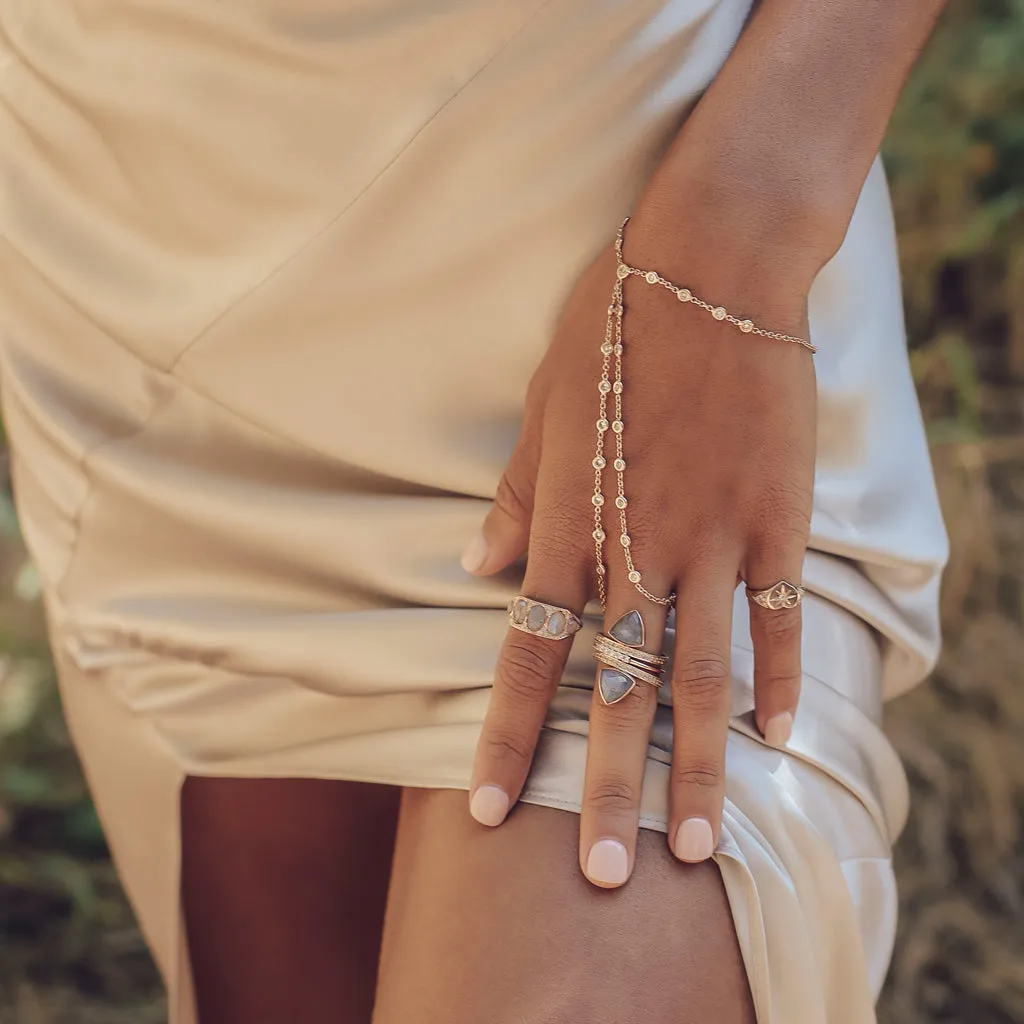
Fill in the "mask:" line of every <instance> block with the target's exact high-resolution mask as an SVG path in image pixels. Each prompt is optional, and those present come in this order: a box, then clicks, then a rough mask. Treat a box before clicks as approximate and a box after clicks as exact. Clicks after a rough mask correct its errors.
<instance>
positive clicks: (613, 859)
mask: <svg viewBox="0 0 1024 1024" xmlns="http://www.w3.org/2000/svg"><path fill="white" fill-rule="evenodd" d="M587 878H589V879H590V880H591V881H592V882H597V883H598V884H600V885H622V883H623V882H624V881H625V880H626V879H627V878H629V854H628V853H626V848H625V847H624V846H623V845H622V843H620V842H617V841H616V840H614V839H600V840H598V841H597V842H596V843H594V845H593V846H592V847H591V848H590V853H589V854H588V855H587Z"/></svg>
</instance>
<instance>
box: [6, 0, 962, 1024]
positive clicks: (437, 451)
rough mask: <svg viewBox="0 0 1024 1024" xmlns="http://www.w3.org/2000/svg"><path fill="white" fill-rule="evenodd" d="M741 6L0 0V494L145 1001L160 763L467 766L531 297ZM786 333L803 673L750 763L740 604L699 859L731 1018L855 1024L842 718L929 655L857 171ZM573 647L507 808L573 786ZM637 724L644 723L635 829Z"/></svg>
mask: <svg viewBox="0 0 1024 1024" xmlns="http://www.w3.org/2000/svg"><path fill="white" fill-rule="evenodd" d="M747 8H748V3H747V0H461V2H456V0H223V2H220V3H211V2H209V0H78V2H72V0H0V331H2V341H0V352H2V381H3V401H4V413H5V416H6V422H7V426H8V431H9V436H10V441H11V445H12V448H13V455H14V470H15V484H16V491H17V498H18V503H19V508H20V513H21V517H22V523H23V529H24V533H25V537H26V539H27V541H28V543H29V545H30V548H31V550H32V553H33V555H34V557H35V559H36V561H37V562H38V565H39V568H40V571H41V573H42V576H43V578H44V580H45V587H46V599H47V607H48V611H49V616H50V622H51V627H52V640H53V647H54V651H55V654H56V658H57V660H58V664H59V667H60V674H61V685H62V691H63V695H64V700H65V707H66V712H67V717H68V721H69V723H70V727H71V730H72V732H73V735H74V738H75V741H76V743H77V745H78V749H79V751H80V753H81V757H82V761H83V763H84V765H85V770H86V772H87V774H88V777H89V781H90V783H91V786H92V788H93V792H94V794H95V798H96V801H97V804H98V807H99V811H100V814H101V816H102V819H103V822H104V825H105V827H106V829H107V832H108V836H109V839H110V843H111V847H112V849H113V852H114V855H115V857H116V860H117V863H118V866H119V868H120V871H121V873H122V876H123V878H124V882H125V885H126V887H127V889H128V892H129V894H130V896H131V898H132V900H133V902H134V905H135V908H136V910H137V912H138V915H139V918H140V921H141V923H142V927H143V929H144V931H145V934H146V936H147V938H148V940H149V942H150V943H151V945H152V948H153V951H154V954H155V956H156V958H157V961H158V962H159V964H160V967H161V969H162V971H163V973H164V976H165V978H166V980H167V983H168V987H169V989H170V993H171V1001H172V1020H173V1022H174V1024H187V1022H191V1021H193V1020H194V1011H193V1006H192V997H191V989H190V975H189V969H188V959H187V954H186V952H185V948H184V940H183V931H182V927H181V917H180V912H179V892H178V863H179V827H178V792H179V787H180V784H181V782H182V779H183V778H184V777H185V776H186V774H189V773H191V774H196V775H230V776H295V775H300V776H318V777H327V778H339V779H362V780H369V781H375V782H387V783H398V784H402V785H407V786H440V787H456V788H465V787H466V785H467V782H468V776H469V769H470V762H471V756H472V751H473V747H474V741H475V739H476V736H477V733H478V730H479V726H480V723H481V720H482V717H483V714H484V710H485V707H486V705H487V700H488V684H489V681H490V679H491V675H492V671H493V669H494V665H495V659H496V654H497V650H498V647H499V644H500V642H501V639H502V636H503V634H504V631H505V629H506V625H505V615H504V612H503V606H504V604H505V602H506V600H507V599H508V597H509V596H510V595H511V594H513V593H515V592H516V589H517V581H516V579H515V578H514V577H513V576H512V575H508V576H506V577H504V578H502V579H498V580H481V579H475V578H471V577H469V576H467V575H466V574H465V573H464V572H463V571H462V570H461V569H460V567H459V554H460V552H461V550H462V548H463V547H464V545H465V544H466V543H467V542H468V540H469V539H470V538H471V537H472V535H473V533H474V531H475V530H476V529H477V527H478V526H479V524H480V522H481V519H482V517H483V515H484V514H485V511H486V509H487V505H488V500H489V498H490V497H491V496H492V495H493V493H494V489H495V485H496V483H497V480H498V478H499V475H500V473H501V470H502V468H503V466H504V463H505V461H506V459H507V457H508V455H509V453H510V451H511V449H512V447H513V444H514V441H515V438H516V435H517V431H518V427H519V418H520V414H521V410H522V404H523V397H524V390H525V387H526V383H527V381H528V379H529V377H530V374H531V372H532V370H533V368H534V367H535V365H536V364H537V362H538V360H539V358H540V356H541V354H542V352H543V351H544V348H545V345H546V343H547V341H548V338H549V336H550V333H551V329H552V322H553V318H554V316H555V314H556V311H557V310H558V308H559V305H560V303H561V302H562V300H563V299H564V298H565V296H566V294H567V292H568V290H569V288H570V286H571V284H572V283H573V281H574V279H575V277H576V275H577V274H578V273H579V271H580V270H581V269H582V268H583V267H584V266H585V265H586V264H587V263H588V262H589V261H590V260H591V259H592V258H593V257H594V255H595V254H596V253H597V252H598V251H599V250H600V249H601V247H602V246H605V245H607V244H608V242H609V241H610V239H611V237H612V235H613V232H614V229H615V226H616V225H617V224H618V222H619V221H620V219H621V218H622V216H623V215H624V214H625V213H627V212H628V211H629V209H630V207H631V204H632V203H633V201H634V199H635V197H636V196H637V194H638V191H639V190H640V189H641V187H642V185H643V183H644V181H645V179H646V177H647V176H648V174H649V172H650V171H651V168H652V167H653V166H654V164H655V163H656V161H657V160H658V158H659V155H660V154H661V153H662V151H663V150H664V148H665V146H666V144H667V143H668V141H669V140H670V139H671V138H672V136H673V134H674V133H675V131H676V130H677V128H678V125H679V123H680V120H681V118H682V117H683V116H684V115H685V113H686V111H687V110H688V108H689V107H690V105H691V104H692V103H693V101H694V100H695V98H696V97H697V96H698V95H699V93H700V92H701V90H702V89H703V88H704V87H705V86H706V85H707V84H708V82H709V81H710V80H711V78H712V77H713V76H714V74H715V72H716V70H717V69H718V68H719V67H720V66H721V64H722V62H723V61H724V60H725V59H726V56H727V54H728V52H729V49H730V47H731V46H732V44H733V43H734V41H735V40H736V38H737V36H738V34H739V32H740V31H741V28H742V25H743V22H744V19H745V17H746V15H747ZM681 229H685V225H684V226H681ZM811 332H812V337H813V339H814V341H815V342H816V344H817V345H818V346H819V348H820V351H819V354H818V356H817V357H816V359H817V369H818V379H819V386H820V410H821V413H820V415H821V420H820V451H819V456H818V466H817V485H816V491H815V508H814V520H813V537H812V550H811V551H810V553H809V554H808V557H807V562H806V567H805V574H804V575H805V580H806V581H807V584H808V587H809V588H810V591H811V597H810V598H809V599H808V601H807V602H806V604H805V608H806V612H807V614H806V626H805V656H804V666H805V671H806V679H805V681H804V692H803V698H802V703H801V706H800V713H799V715H798V717H797V721H796V727H795V731H794V735H793V739H792V743H791V745H790V748H789V750H788V752H785V753H782V752H779V751H776V750H773V749H770V748H768V747H766V746H765V745H764V744H763V743H762V741H761V740H760V738H759V736H758V734H757V731H756V729H755V728H754V727H753V725H752V719H751V708H752V697H751V665H752V656H751V653H750V639H749V634H748V630H747V620H746V605H745V601H744V600H743V599H742V598H740V599H738V600H737V604H736V625H735V636H734V650H733V661H734V674H735V687H734V709H733V710H734V719H733V729H732V732H731V735H730V740H729V748H728V773H729V783H728V801H727V807H726V812H725V828H724V833H723V840H722V843H721V848H720V850H719V852H718V855H717V856H718V862H719V864H720V866H721V870H722V874H723V876H724V879H725V884H726V888H727V891H728V895H729V899H730V903H731V906H732V910H733V914H734V917H735V921H736V927H737V932H738V935H739V939H740V944H741V947H742V951H743V955H744V958H745V962H746V964H747V968H748V972H749V976H750V981H751V986H752V991H753V995H754V1000H755V1004H756V1008H757V1014H758V1020H759V1024H865V1022H867V1021H870V1020H872V1019H873V1015H874V1011H873V997H874V995H875V994H876V993H877V990H878V988H879V986H880V984H881V982H882V978H883V976H884V973H885V970H886V964H887V961H888V957H889V953H890V946H891V942H892V938H893V927H894V914H895V906H896V904H895V897H894V890H893V879H892V871H891V867H890V860H889V852H890V845H891V842H892V840H893V839H894V837H895V836H896V835H897V833H898V832H899V830H900V827H901V824H902V822H903V820H904V815H905V812H906V786H905V781H904V777H903V774H902V771H901V768H900V765H899V762H898V761H897V759H896V757H895V755H894V753H893V751H892V749H891V748H890V746H889V744H888V743H887V741H886V739H885V738H884V736H883V734H882V733H881V731H880V729H879V719H880V713H881V705H882V700H883V698H884V697H888V696H892V695H894V694H897V693H899V692H901V691H902V690H904V689H906V688H907V687H909V686H911V685H913V684H914V683H915V682H917V681H918V680H919V679H921V677H922V676H924V675H925V674H926V673H927V671H928V669H929V667H930V666H931V664H932V662H933V660H934V658H935V656H936V651H937V647H938V630H937V622H936V596H937V589H938V579H939V573H940V569H941V566H942V564H943V561H944V559H945V554H946V541H945V535H944V531H943V527H942V522H941V519H940V515H939V512H938V508H937V502H936V498H935V490H934V485H933V480H932V476H931V471H930V467H929V461H928V453H927V449H926V446H925V440H924V434H923V431H922V426H921V420H920V415H919V412H918V408H917V405H916V402H915V397H914V391H913V387H912V384H911V378H910V372H909V368H908V362H907V355H906V351H905V341H904V334H903V326H902V319H901V308H900V288H899V277H898V270H897V262H896V253H895V245H894V235H893V224H892V219H891V214H890V209H889V205H888V199H887V194H886V187H885V182H884V178H883V173H882V170H881V167H880V166H878V165H876V166H875V167H874V169H873V170H872V171H871V174H870V176H869V178H868V180H867V183H866V186H865V188H864V192H863V195H862V197H861V200H860V204H859V206H858V208H857V212H856V215H855V216H854V219H853V223H852V224H851V226H850V230H849V235H848V237H847V239H846V242H845V244H844V246H843V247H842V250H841V251H840V252H839V254H838V255H837V256H836V257H835V259H834V260H833V261H832V262H831V263H830V264H829V265H828V266H827V267H826V268H825V270H824V271H823V272H822V274H821V275H820V278H819V280H818V281H817V283H816V284H815V287H814V290H813V293H812V295H811ZM593 626H594V619H593V618H591V620H590V623H589V625H588V628H590V629H592V628H593ZM586 639H587V638H586V637H584V638H583V639H582V641H581V642H577V644H576V648H575V652H574V655H573V658H572V661H571V665H570V668H569V670H568V672H567V673H566V676H565V680H564V685H563V687H562V688H561V690H560V691H559V694H558V696H557V698H556V700H555V702H554V705H553V707H552V711H551V715H550V719H549V722H548V727H547V729H546V730H545V734H544V738H543V742H542V746H541V749H540V754H539V757H538V761H537V765H536V769H535V771H534V772H533V775H532V778H531V781H530V784H529V788H528V791H527V794H526V797H525V799H527V800H529V801H532V802H535V803H540V804H546V805H550V806H555V807H565V808H570V809H573V810H576V809H578V806H579V798H580V791H581V782H582V778H583V765H584V758H585V752H586V734H587V709H588V707H589V704H590V689H591V686H592V683H593V674H594V673H593V665H592V662H591V661H590V659H589V655H588V647H589V644H588V643H587V642H586ZM663 692H664V693H665V700H666V701H667V700H668V699H669V697H668V694H667V691H663ZM670 750H671V716H670V709H669V708H668V707H663V708H661V709H660V713H659V717H658V720H657V722H656V725H655V728H654V732H653V734H652V740H651V746H650V756H649V759H648V766H649V770H648V776H647V784H646V787H645V792H644V807H643V823H644V824H645V825H646V826H647V827H649V828H653V829H661V830H664V829H665V820H666V794H667V778H668V761H669V751H670Z"/></svg>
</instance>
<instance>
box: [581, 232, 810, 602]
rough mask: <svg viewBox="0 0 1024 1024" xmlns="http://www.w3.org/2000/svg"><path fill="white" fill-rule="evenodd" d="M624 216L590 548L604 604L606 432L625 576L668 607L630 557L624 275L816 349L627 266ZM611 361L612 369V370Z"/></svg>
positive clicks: (604, 369) (747, 328)
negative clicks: (645, 582)
mask: <svg viewBox="0 0 1024 1024" xmlns="http://www.w3.org/2000/svg"><path fill="white" fill-rule="evenodd" d="M628 223H629V218H628V217H627V218H626V220H624V221H623V222H622V226H621V227H620V228H619V232H618V234H617V235H616V236H615V258H616V261H617V264H618V269H617V271H616V277H615V286H614V288H613V289H612V302H611V305H610V306H609V307H608V320H607V323H606V325H605V333H604V341H603V342H602V344H601V356H602V359H601V379H600V381H599V382H598V385H597V390H598V394H599V396H600V403H599V407H598V420H597V454H596V455H595V456H594V459H593V462H592V463H591V464H592V465H593V467H594V494H593V496H592V497H591V499H590V500H591V502H592V503H593V506H594V532H593V538H594V548H595V555H596V559H597V589H598V595H599V596H600V598H601V607H602V608H604V607H605V606H606V604H607V584H606V582H605V577H606V576H607V574H608V567H607V564H606V563H605V560H604V542H605V539H606V536H607V535H606V533H605V529H604V517H603V514H602V513H603V509H604V505H605V501H606V498H605V494H604V490H603V480H604V470H605V467H606V466H607V464H608V460H607V458H606V457H605V438H606V436H607V434H608V431H609V430H610V431H611V433H612V435H613V436H614V438H615V441H614V446H615V457H614V459H613V460H612V468H613V469H614V471H615V498H614V504H615V508H616V509H617V510H618V514H619V543H620V544H621V545H622V552H623V555H624V556H625V560H626V572H627V579H628V580H629V582H630V583H632V584H633V586H634V587H635V588H636V590H637V592H638V593H640V594H642V595H643V596H644V597H646V598H647V600H648V601H651V602H653V603H654V604H658V605H667V606H670V605H672V604H673V603H674V601H675V594H674V593H673V594H669V595H668V597H659V596H657V595H656V594H652V593H651V592H650V591H649V590H648V589H647V588H646V587H645V586H644V585H643V574H642V573H641V572H640V570H639V569H638V568H637V567H636V564H635V563H634V561H633V553H632V550H631V548H632V543H633V540H632V537H631V536H630V533H629V526H628V524H627V521H626V509H627V508H628V507H629V499H628V498H627V497H626V480H625V473H626V458H625V455H624V449H623V442H622V434H623V431H624V430H625V424H624V422H623V419H622V392H623V390H624V385H623V382H622V351H623V346H622V316H623V304H622V295H623V288H622V284H623V281H625V279H626V278H627V277H639V278H642V279H643V280H644V281H646V282H647V283H648V284H651V285H660V286H661V287H662V288H667V289H668V290H669V291H670V292H672V293H673V294H674V295H675V296H676V298H677V299H678V300H679V301H680V302H688V303H692V304H693V305H695V306H698V307H700V308H701V309H703V310H706V311H707V312H708V313H710V314H711V315H712V316H713V317H714V318H715V319H716V320H724V321H726V322H727V323H731V324H734V325H735V326H736V327H738V328H739V329H740V330H741V331H742V332H743V333H744V334H757V335H759V336H760V337H762V338H772V339H774V340H776V341H788V342H791V343H792V344H794V345H802V346H803V347H804V348H806V349H808V350H809V351H810V352H812V353H813V352H817V349H816V348H815V347H814V345H812V344H811V343H810V342H809V341H805V340H804V339H803V338H794V337H793V336H792V335H790V334H779V333H778V332H776V331H765V330H762V329H761V328H760V327H758V326H757V325H756V324H755V323H754V322H753V320H740V319H739V318H738V317H735V316H732V314H730V313H729V312H728V311H727V310H726V308H725V307H724V306H712V305H711V303H709V302H705V301H704V300H703V299H700V298H698V297H697V296H696V295H694V294H693V292H691V291H690V289H689V288H681V287H679V285H676V284H673V283H672V282H671V281H668V280H666V279H665V278H663V277H662V276H661V274H659V273H658V272H657V271H656V270H641V269H639V268H638V267H633V266H630V264H628V263H627V262H626V261H625V259H624V258H623V255H622V240H623V237H624V235H625V231H626V224H628ZM613 360H614V371H613V369H612V366H613ZM609 395H611V401H612V406H613V410H612V414H613V416H614V419H611V420H609V419H608V414H609V408H608V402H609V399H608V396H609Z"/></svg>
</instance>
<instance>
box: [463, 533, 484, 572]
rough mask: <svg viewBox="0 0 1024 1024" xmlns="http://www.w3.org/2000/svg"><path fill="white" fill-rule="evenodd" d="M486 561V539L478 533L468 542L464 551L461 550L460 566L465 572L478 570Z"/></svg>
mask: <svg viewBox="0 0 1024 1024" xmlns="http://www.w3.org/2000/svg"><path fill="white" fill-rule="evenodd" d="M486 561H487V541H485V540H484V535H483V534H482V533H478V534H477V535H476V536H475V537H474V538H473V539H472V540H471V541H470V542H469V546H468V547H467V548H466V550H465V551H463V552H462V568H463V569H465V570H466V572H479V571H480V570H481V569H482V568H483V567H484V562H486Z"/></svg>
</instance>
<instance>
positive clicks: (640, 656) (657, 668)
mask: <svg viewBox="0 0 1024 1024" xmlns="http://www.w3.org/2000/svg"><path fill="white" fill-rule="evenodd" d="M644 634H645V629H644V621H643V618H642V617H641V615H640V613H639V612H638V611H635V610H634V611H630V612H626V614H625V615H623V616H622V617H621V618H619V619H618V620H617V621H616V623H615V624H614V625H613V626H612V627H611V629H609V630H608V632H607V633H598V634H597V636H595V637H594V659H595V660H596V661H597V663H598V664H599V665H601V666H602V668H601V671H600V672H599V673H598V677H597V690H598V693H599V694H600V696H601V701H602V703H604V704H606V705H611V704H618V702H619V701H620V700H622V699H623V698H625V697H626V696H628V695H629V694H630V693H632V692H633V691H634V690H635V689H636V686H637V683H647V684H648V685H649V686H654V687H658V686H661V673H662V671H663V669H664V667H665V662H666V661H668V658H666V657H665V656H664V655H663V654H653V653H651V652H650V651H645V650H642V649H641V647H642V645H643V642H644Z"/></svg>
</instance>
